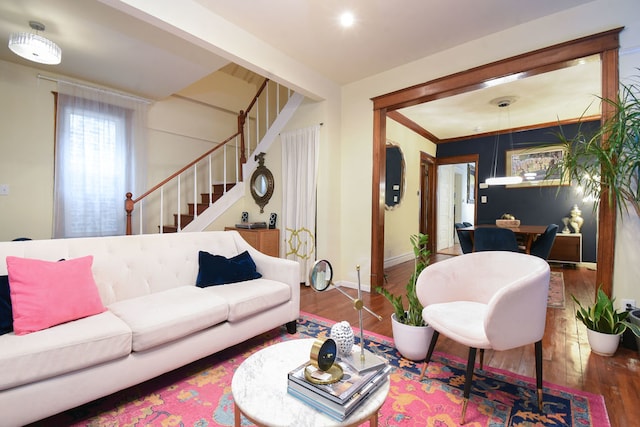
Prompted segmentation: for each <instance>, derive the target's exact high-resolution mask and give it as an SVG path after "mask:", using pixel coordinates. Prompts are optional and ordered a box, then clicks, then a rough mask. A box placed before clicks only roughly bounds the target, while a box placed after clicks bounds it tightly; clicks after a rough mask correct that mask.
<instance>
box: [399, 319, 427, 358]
mask: <svg viewBox="0 0 640 427" xmlns="http://www.w3.org/2000/svg"><path fill="white" fill-rule="evenodd" d="M391 330H392V331H393V341H394V343H395V346H396V349H397V350H398V352H399V353H400V354H401V355H402V357H404V358H405V359H409V360H414V361H422V360H424V359H425V357H427V350H429V343H430V342H431V337H432V336H433V328H432V327H431V326H410V325H405V324H403V323H400V322H398V321H397V320H396V315H395V313H394V314H392V315H391Z"/></svg>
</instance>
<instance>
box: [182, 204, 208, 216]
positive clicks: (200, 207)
mask: <svg viewBox="0 0 640 427" xmlns="http://www.w3.org/2000/svg"><path fill="white" fill-rule="evenodd" d="M187 205H188V206H189V215H193V211H194V209H193V207H194V205H195V203H187ZM208 207H209V203H198V215H200V214H201V213H202V212H204V211H205V210H207V208H208Z"/></svg>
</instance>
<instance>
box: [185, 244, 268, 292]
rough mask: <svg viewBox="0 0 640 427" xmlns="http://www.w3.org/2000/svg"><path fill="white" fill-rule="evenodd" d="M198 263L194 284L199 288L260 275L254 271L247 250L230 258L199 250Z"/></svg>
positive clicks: (249, 278) (254, 277) (254, 267)
mask: <svg viewBox="0 0 640 427" xmlns="http://www.w3.org/2000/svg"><path fill="white" fill-rule="evenodd" d="M198 264H199V266H200V268H199V269H198V277H197V279H196V286H198V287H200V288H206V287H208V286H215V285H224V284H227V283H236V282H242V281H244V280H252V279H259V278H260V277H262V275H261V274H260V273H258V272H257V271H256V264H255V262H253V259H252V258H251V255H249V252H247V251H244V252H242V253H240V254H238V255H236V256H234V257H231V258H226V257H224V256H222V255H212V254H210V253H209V252H205V251H200V252H199V253H198Z"/></svg>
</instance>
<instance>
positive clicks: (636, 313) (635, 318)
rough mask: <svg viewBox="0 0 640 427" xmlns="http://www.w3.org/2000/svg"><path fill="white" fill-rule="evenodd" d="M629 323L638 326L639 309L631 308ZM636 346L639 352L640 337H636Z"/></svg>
mask: <svg viewBox="0 0 640 427" xmlns="http://www.w3.org/2000/svg"><path fill="white" fill-rule="evenodd" d="M629 319H630V320H631V323H633V324H635V325H638V326H640V310H633V311H632V312H631V315H630V316H629ZM636 346H637V347H638V353H640V338H638V337H636Z"/></svg>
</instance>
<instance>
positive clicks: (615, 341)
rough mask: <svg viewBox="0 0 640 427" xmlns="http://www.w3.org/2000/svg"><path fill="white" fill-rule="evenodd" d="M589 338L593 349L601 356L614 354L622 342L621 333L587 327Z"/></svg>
mask: <svg viewBox="0 0 640 427" xmlns="http://www.w3.org/2000/svg"><path fill="white" fill-rule="evenodd" d="M587 339H588V340H589V345H590V346H591V351H592V352H594V353H595V354H599V355H600V356H613V354H614V353H615V352H616V350H617V349H618V345H619V344H620V334H617V335H614V334H603V333H602V332H596V331H592V330H591V329H587Z"/></svg>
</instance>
